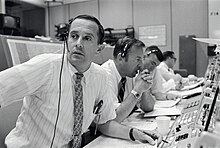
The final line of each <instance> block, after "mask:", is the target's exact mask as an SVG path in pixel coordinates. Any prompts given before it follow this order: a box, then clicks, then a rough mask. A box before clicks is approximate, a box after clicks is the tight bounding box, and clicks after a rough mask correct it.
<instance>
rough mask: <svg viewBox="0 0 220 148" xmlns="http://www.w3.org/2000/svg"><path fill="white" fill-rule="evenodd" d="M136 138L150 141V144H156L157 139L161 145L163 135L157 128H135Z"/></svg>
mask: <svg viewBox="0 0 220 148" xmlns="http://www.w3.org/2000/svg"><path fill="white" fill-rule="evenodd" d="M134 138H135V140H138V141H140V142H143V143H149V144H150V145H155V144H156V142H155V140H157V144H158V145H159V144H160V143H161V141H162V136H161V135H160V134H159V133H158V132H157V131H155V130H153V131H149V130H143V131H141V130H138V129H134Z"/></svg>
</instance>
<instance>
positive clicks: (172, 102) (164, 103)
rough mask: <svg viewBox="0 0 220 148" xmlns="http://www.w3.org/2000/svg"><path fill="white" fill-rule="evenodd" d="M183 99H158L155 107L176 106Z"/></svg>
mask: <svg viewBox="0 0 220 148" xmlns="http://www.w3.org/2000/svg"><path fill="white" fill-rule="evenodd" d="M180 101H181V99H180V98H178V99H176V100H164V101H156V102H155V105H154V107H156V108H161V107H162V108H169V107H173V106H175V105H176V104H177V103H179V102H180Z"/></svg>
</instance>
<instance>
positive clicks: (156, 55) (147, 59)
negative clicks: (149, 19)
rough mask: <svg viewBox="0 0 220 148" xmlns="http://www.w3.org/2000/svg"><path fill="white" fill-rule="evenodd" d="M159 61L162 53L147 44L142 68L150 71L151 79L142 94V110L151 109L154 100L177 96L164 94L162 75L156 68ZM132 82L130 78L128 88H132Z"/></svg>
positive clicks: (155, 47)
mask: <svg viewBox="0 0 220 148" xmlns="http://www.w3.org/2000/svg"><path fill="white" fill-rule="evenodd" d="M161 61H163V55H162V52H161V50H160V49H159V48H158V47H157V46H149V47H147V48H146V50H145V52H144V59H143V67H142V69H148V70H149V71H150V72H151V73H152V76H153V80H152V85H151V87H150V89H148V90H147V91H146V92H144V93H143V94H142V98H141V102H140V108H141V109H142V110H143V111H144V112H149V111H152V110H153V108H154V104H155V101H156V100H169V99H175V98H176V97H177V96H175V95H172V94H166V91H164V90H165V86H164V85H162V82H163V78H162V75H161V73H160V71H159V70H158V69H157V68H156V67H157V66H158V65H159V64H160V62H161ZM133 83H134V82H133V81H131V80H129V81H128V83H127V85H128V89H131V88H132V84H133Z"/></svg>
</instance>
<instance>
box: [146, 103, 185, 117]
mask: <svg viewBox="0 0 220 148" xmlns="http://www.w3.org/2000/svg"><path fill="white" fill-rule="evenodd" d="M175 115H181V111H180V110H179V109H177V108H176V106H174V107H171V108H156V107H154V110H153V111H152V112H149V113H145V114H144V117H157V116H175Z"/></svg>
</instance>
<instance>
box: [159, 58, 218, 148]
mask: <svg viewBox="0 0 220 148" xmlns="http://www.w3.org/2000/svg"><path fill="white" fill-rule="evenodd" d="M219 77H220V56H219V55H217V56H215V57H214V58H213V59H212V60H211V62H210V63H209V65H208V67H207V70H206V74H205V77H204V78H205V81H204V83H203V85H202V88H203V89H202V90H203V91H202V94H201V95H198V96H196V97H192V98H189V99H187V100H186V103H185V104H184V107H183V110H182V114H181V115H180V116H178V117H177V118H176V120H175V121H174V123H173V125H172V127H171V130H170V132H169V133H168V135H167V136H166V137H165V140H166V141H167V142H168V143H161V144H160V146H159V147H161V148H219V147H220V128H218V127H220V126H218V125H220V121H219V120H220V113H219V112H220V110H219V108H220V100H219Z"/></svg>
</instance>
